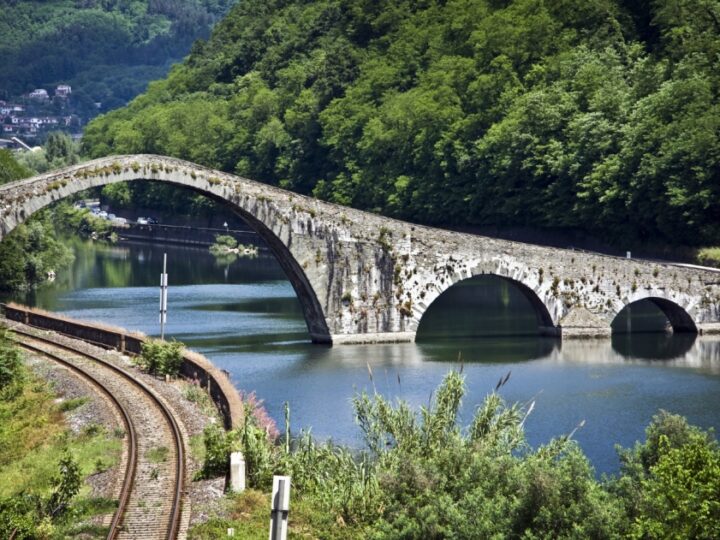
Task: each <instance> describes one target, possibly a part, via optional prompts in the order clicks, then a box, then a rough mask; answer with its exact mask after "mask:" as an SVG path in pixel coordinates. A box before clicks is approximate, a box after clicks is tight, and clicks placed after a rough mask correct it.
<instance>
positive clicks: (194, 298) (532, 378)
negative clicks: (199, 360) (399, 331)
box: [18, 241, 720, 472]
mask: <svg viewBox="0 0 720 540" xmlns="http://www.w3.org/2000/svg"><path fill="white" fill-rule="evenodd" d="M73 244H74V245H75V249H76V261H75V264H74V267H73V269H72V270H71V271H70V272H68V273H64V274H62V275H60V276H59V278H58V280H57V282H56V283H55V284H53V285H51V286H47V287H44V288H43V289H41V290H39V291H37V292H36V293H34V294H32V295H29V296H28V297H26V298H18V300H20V301H24V302H27V303H30V304H34V305H37V306H40V307H43V308H45V309H50V310H53V311H59V312H62V313H65V314H67V315H70V316H72V317H78V318H82V319H89V320H98V321H104V322H108V323H112V324H116V325H119V326H123V327H126V328H129V329H136V330H141V331H143V332H146V333H148V334H151V335H157V334H158V333H159V327H158V324H157V306H158V288H157V283H158V281H159V273H160V269H161V265H162V253H163V252H164V251H165V252H167V254H168V263H169V276H170V291H169V316H168V326H167V333H168V334H169V335H170V336H172V337H175V338H176V339H178V340H180V341H183V342H185V343H186V344H188V346H190V347H191V348H194V349H196V350H199V351H201V352H203V353H204V354H206V355H207V356H208V357H209V358H210V359H212V361H213V362H215V364H216V365H218V366H219V367H221V368H223V369H226V370H228V371H229V372H230V373H231V375H232V379H233V381H234V383H235V384H236V385H237V386H238V387H239V388H240V389H242V390H243V391H254V392H256V393H257V395H258V396H259V397H261V398H262V399H264V400H265V403H266V405H267V407H268V410H269V412H270V413H271V415H272V416H273V417H274V418H277V419H281V418H282V417H283V414H282V408H283V402H284V401H286V400H287V401H289V402H290V406H291V410H292V422H293V426H294V428H299V427H300V426H304V427H308V428H312V432H313V433H314V434H315V436H317V437H319V438H322V439H326V438H332V439H334V440H336V441H338V442H343V443H348V444H353V445H359V444H360V440H359V438H358V437H359V432H358V430H357V428H356V427H355V425H354V423H353V413H352V408H351V406H350V397H351V396H352V395H353V393H354V392H356V391H359V390H363V389H364V390H368V391H372V390H373V384H372V383H371V381H370V380H369V376H368V370H367V365H368V364H369V365H370V366H371V367H372V370H373V373H374V386H375V388H376V389H377V391H378V392H382V393H383V394H385V395H387V396H392V397H402V398H404V399H406V400H408V401H409V402H410V403H412V404H414V405H422V404H426V403H427V402H428V400H429V399H430V398H431V394H432V391H433V389H434V388H435V387H436V386H437V384H438V383H439V382H440V381H441V380H442V377H443V375H444V374H445V373H446V372H447V371H448V370H449V369H451V368H453V367H456V366H458V357H459V355H461V356H462V361H463V364H464V373H465V375H466V377H467V388H468V391H467V395H466V396H465V399H464V404H463V410H462V417H463V421H464V422H466V423H467V422H469V421H470V418H471V416H472V412H473V410H474V408H475V407H476V406H477V405H478V404H479V403H480V402H481V401H482V399H483V397H484V396H485V395H486V394H487V393H488V392H490V391H491V390H492V389H493V388H494V387H495V384H496V382H497V381H498V379H499V378H500V377H502V376H504V375H505V374H507V373H508V372H509V371H511V372H512V375H511V378H510V381H509V383H508V384H507V385H506V386H505V387H504V388H503V391H502V393H503V395H504V397H505V398H506V399H507V400H509V401H520V402H529V401H531V400H535V402H536V405H535V409H534V411H533V413H532V415H531V416H530V418H529V419H528V421H527V423H526V427H527V434H528V438H529V440H530V442H531V443H532V444H539V443H542V442H546V441H548V440H549V439H550V438H552V437H553V436H558V435H562V434H564V433H568V432H570V431H571V430H573V429H574V428H575V426H577V425H578V423H580V422H581V421H582V420H585V421H586V424H585V427H583V428H582V429H581V430H579V431H578V432H577V434H576V438H577V439H578V441H579V442H580V444H581V445H582V447H583V449H584V450H585V452H586V453H587V454H588V456H589V457H590V458H591V460H592V462H593V464H594V465H595V467H596V469H597V470H598V471H599V472H611V471H613V470H616V469H617V466H618V462H617V459H616V456H615V452H614V450H613V445H614V444H615V443H620V444H622V445H624V446H629V445H631V444H632V443H633V442H634V441H635V440H637V439H640V438H642V437H643V431H644V427H645V426H646V425H647V423H648V422H649V421H650V419H651V417H652V415H653V414H654V413H656V412H657V411H658V409H660V408H664V409H667V410H670V411H673V412H677V413H680V414H683V415H686V416H687V417H688V418H689V419H690V420H691V421H692V422H693V423H696V424H698V425H701V426H703V427H716V428H717V427H720V341H719V340H711V339H700V338H698V339H695V338H694V337H692V336H691V337H687V336H676V337H672V336H665V335H663V334H636V335H632V336H630V335H627V334H620V335H618V336H616V337H614V338H613V339H612V340H602V341H581V342H572V341H568V342H565V343H562V344H560V343H559V342H557V341H555V340H552V339H544V338H538V337H534V336H533V335H531V334H532V332H533V329H534V325H535V317H534V314H533V312H532V311H531V310H530V308H529V305H528V303H527V301H526V300H525V299H524V298H523V297H522V295H521V294H520V293H518V291H517V290H516V289H514V288H513V287H512V286H511V285H508V284H506V283H504V282H502V281H500V280H495V279H492V278H487V279H484V280H478V281H477V282H476V283H474V284H473V286H472V287H470V286H465V287H458V288H457V289H453V290H451V291H450V292H449V293H448V295H447V297H445V296H444V297H443V298H442V300H444V302H441V301H440V300H438V302H437V303H436V304H434V305H433V306H432V308H431V310H429V312H428V314H427V316H426V318H424V319H423V322H422V325H421V331H422V336H421V340H420V341H419V342H418V343H416V344H410V343H408V344H392V345H372V346H340V347H332V348H331V347H324V346H317V345H312V344H310V343H309V341H308V336H307V332H306V327H305V323H304V321H303V318H302V315H301V311H300V307H299V305H298V302H297V299H296V298H295V295H294V292H293V289H292V287H291V286H290V284H289V283H288V282H287V281H286V280H285V277H284V275H283V273H282V270H281V269H280V268H279V266H278V265H277V263H276V262H275V260H274V258H273V257H272V256H271V255H269V254H268V253H262V252H261V256H259V257H258V258H255V259H239V260H237V261H235V262H233V263H218V262H217V261H216V260H215V259H214V258H213V257H212V256H211V255H210V254H209V253H207V252H205V251H204V250H198V249H190V248H183V247H174V246H152V245H148V244H119V245H116V246H103V245H97V244H95V245H93V244H90V243H83V242H79V241H73ZM443 303H444V305H443ZM663 324H664V319H663V318H662V317H658V314H657V312H655V311H653V310H652V309H648V308H643V307H642V306H638V307H637V308H633V312H632V317H631V319H630V320H625V319H623V320H622V321H620V322H618V323H617V325H618V326H620V327H621V328H633V329H642V330H647V329H650V328H654V327H655V328H656V327H658V326H659V327H660V328H662V325H663ZM478 331H481V332H482V333H484V334H485V337H482V338H476V339H467V338H462V337H457V336H466V335H468V334H471V333H473V332H475V333H477V332H478ZM510 334H525V335H524V336H523V335H521V336H520V337H517V336H511V335H510ZM453 336H456V337H453ZM441 338H445V339H441Z"/></svg>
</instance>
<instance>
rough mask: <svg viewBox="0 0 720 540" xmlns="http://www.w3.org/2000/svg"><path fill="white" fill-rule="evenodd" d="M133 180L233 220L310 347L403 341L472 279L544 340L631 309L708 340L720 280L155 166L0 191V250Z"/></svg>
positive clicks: (121, 163) (715, 323)
mask: <svg viewBox="0 0 720 540" xmlns="http://www.w3.org/2000/svg"><path fill="white" fill-rule="evenodd" d="M136 180H150V181H156V182H165V183H168V184H173V185H176V186H181V187H185V188H189V189H192V190H194V191H197V192H199V193H202V194H204V195H206V196H208V197H211V198H212V199H215V200H217V201H221V202H223V203H225V204H226V205H227V206H228V207H229V208H230V209H231V210H232V211H233V212H235V213H236V214H237V215H239V216H240V217H241V218H243V219H244V220H245V221H246V222H247V223H248V225H249V226H250V227H251V228H252V229H254V230H255V231H256V232H257V233H258V234H259V235H260V236H261V237H262V238H263V239H264V241H265V242H266V243H267V244H268V246H269V247H270V249H272V250H273V252H274V253H275V255H276V256H277V259H278V261H279V263H280V265H281V266H282V268H283V269H284V270H285V273H286V274H287V276H288V279H289V280H290V282H291V283H292V285H293V287H294V288H295V291H296V293H297V295H298V298H299V300H300V303H301V305H302V308H303V312H304V315H305V320H306V322H307V326H308V330H309V332H310V335H311V338H312V339H313V341H315V342H318V343H335V344H337V343H372V342H393V341H395V342H397V341H412V340H414V339H415V334H416V331H417V328H418V324H419V323H420V319H421V318H422V316H423V314H424V313H425V311H426V310H427V308H428V306H430V304H432V302H433V301H434V300H435V299H436V298H437V297H438V296H440V294H442V293H443V292H444V291H446V290H447V289H448V288H449V287H451V286H452V285H454V284H455V283H458V282H459V281H462V280H464V279H468V278H470V277H473V276H477V275H481V274H492V275H496V276H499V277H500V278H502V279H506V280H508V281H510V282H511V283H513V284H514V285H515V286H517V287H518V289H519V290H520V291H522V293H523V294H524V295H525V296H526V297H527V298H528V300H529V301H530V303H531V305H532V306H533V308H534V309H535V313H536V316H537V323H538V328H539V331H540V332H541V333H543V334H546V335H553V336H562V337H563V338H570V337H588V336H606V335H609V333H610V324H611V322H612V321H613V319H614V318H615V316H616V315H617V314H618V313H619V312H620V311H621V310H622V309H623V308H624V307H625V306H627V305H629V304H632V303H633V302H637V301H639V300H643V299H649V300H650V301H652V302H653V303H655V305H657V306H658V307H659V308H660V309H661V310H662V311H663V312H664V313H665V314H666V315H667V317H668V320H669V321H670V324H671V325H672V327H673V330H674V331H675V332H700V333H709V332H720V275H718V274H717V273H716V272H713V271H711V270H709V269H703V268H697V267H685V266H679V265H673V264H668V263H661V262H654V261H642V260H634V259H623V258H618V257H609V256H605V255H598V254H593V253H586V252H577V251H572V250H563V249H556V248H547V247H541V246H536V245H531V244H524V243H520V242H510V241H506V240H498V239H494V238H488V237H484V236H476V235H470V234H464V233H457V232H451V231H446V230H442V229H435V228H431V227H423V226H419V225H414V224H411V223H405V222H402V221H397V220H394V219H390V218H386V217H382V216H378V215H375V214H371V213H367V212H362V211H359V210H355V209H352V208H347V207H343V206H339V205H335V204H331V203H327V202H324V201H320V200H318V199H313V198H310V197H305V196H302V195H298V194H296V193H292V192H289V191H285V190H282V189H279V188H277V187H273V186H269V185H266V184H262V183H259V182H255V181H252V180H248V179H246V178H241V177H238V176H235V175H231V174H227V173H222V172H219V171H215V170H212V169H208V168H205V167H202V166H199V165H196V164H194V163H189V162H186V161H182V160H178V159H174V158H168V157H162V156H153V155H130V156H111V157H106V158H102V159H98V160H95V161H90V162H87V163H83V164H81V165H76V166H72V167H68V168H65V169H60V170H57V171H54V172H51V173H47V174H43V175H39V176H35V177H33V178H29V179H26V180H21V181H18V182H13V183H10V184H5V185H3V186H0V240H1V239H2V238H4V237H5V236H6V235H7V234H8V233H10V232H11V231H12V230H13V229H14V228H15V227H16V226H17V225H18V224H20V223H22V222H24V221H25V220H27V219H28V218H29V217H30V216H31V215H32V214H34V213H35V212H37V211H38V210H40V209H41V208H44V207H45V206H47V205H49V204H51V203H53V202H55V201H58V200H60V199H63V198H64V197H68V196H70V195H72V194H74V193H77V192H79V191H83V190H86V189H89V188H93V187H100V186H104V185H107V184H113V183H116V182H130V181H136ZM488 204H492V202H491V201H488Z"/></svg>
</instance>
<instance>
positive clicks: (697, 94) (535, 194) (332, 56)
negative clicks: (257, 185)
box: [84, 0, 720, 244]
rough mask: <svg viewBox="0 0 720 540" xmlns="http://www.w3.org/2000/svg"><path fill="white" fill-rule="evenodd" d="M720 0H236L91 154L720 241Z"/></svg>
mask: <svg viewBox="0 0 720 540" xmlns="http://www.w3.org/2000/svg"><path fill="white" fill-rule="evenodd" d="M718 14H720V2H718V1H717V0H703V1H702V2H689V1H684V0H683V1H678V0H667V1H665V0H653V1H647V2H639V3H631V2H624V1H619V0H596V1H593V2H584V1H580V0H563V1H560V2H542V1H540V0H517V1H514V2H498V1H494V0H483V1H479V2H478V1H470V0H449V1H443V2H440V1H435V0H431V1H427V2H407V1H403V0H393V1H389V2H382V3H376V2H356V1H354V2H348V1H345V0H321V1H318V2H299V1H289V2H260V1H253V0H248V1H246V2H242V3H240V4H239V5H237V6H236V7H235V8H234V9H233V10H232V11H231V12H230V14H229V15H228V16H227V17H226V18H225V19H224V20H223V21H222V22H221V23H220V24H219V25H218V26H217V27H216V28H215V30H214V32H213V34H212V35H211V37H210V38H209V40H208V41H207V42H201V43H198V44H197V45H196V46H195V47H194V48H193V50H192V52H191V54H190V56H189V57H188V59H187V60H186V61H185V62H184V63H183V64H182V65H180V66H176V67H175V68H174V69H173V70H172V71H171V73H170V75H169V76H168V78H167V79H165V80H164V81H160V82H156V83H154V84H152V85H151V86H150V88H149V90H148V92H147V93H146V94H144V95H143V96H141V97H139V98H137V99H136V100H135V101H134V102H133V103H131V104H130V105H129V106H128V107H127V108H125V109H123V110H119V111H116V112H113V113H111V114H109V115H107V116H105V117H103V118H100V119H98V120H96V121H95V122H93V123H92V124H91V125H90V126H88V129H87V131H86V134H85V138H84V148H85V151H86V152H88V153H89V154H90V155H92V156H101V155H105V154H108V153H111V152H118V153H120V152H156V153H163V154H170V155H175V156H178V157H182V158H187V159H192V160H194V161H198V162H200V163H202V164H205V165H208V166H212V167H217V168H221V169H223V170H227V171H234V172H236V173H240V174H244V175H247V176H250V177H252V178H255V179H258V180H261V181H264V182H268V183H272V184H278V185H281V186H283V187H286V188H289V189H293V190H297V191H300V192H303V193H312V194H314V195H316V196H319V197H322V198H325V199H328V200H331V201H335V202H339V203H342V204H348V205H352V206H356V207H359V208H364V209H369V210H372V211H377V212H382V213H385V214H388V215H393V216H398V217H402V218H405V219H410V220H417V221H422V222H426V223H435V224H459V225H468V224H478V225H483V224H501V225H532V226H566V227H573V228H579V229H584V230H587V231H591V232H593V233H596V234H599V235H602V236H604V237H606V238H607V239H609V240H619V239H622V240H623V242H625V243H627V242H631V241H633V240H635V241H645V240H647V239H649V238H653V239H662V240H665V241H668V242H684V243H695V244H696V243H703V242H707V243H710V242H717V241H718V240H719V239H720V220H718V216H719V215H720V202H719V201H720V196H719V195H720V193H719V192H720V177H719V176H718V175H719V174H720V142H719V140H718V133H719V131H718V118H720V114H718V113H719V112H720V111H719V110H718V91H719V90H720V88H719V87H720V85H719V84H718V81H719V79H718V76H717V73H718V72H720V71H719V70H718V68H719V67H720V65H719V63H720V62H719V60H718V59H719V58H720V56H719V55H718V51H720V41H719V40H720V37H719V36H720V32H718V26H717V24H718V23H717V21H718V20H720V17H719V16H718Z"/></svg>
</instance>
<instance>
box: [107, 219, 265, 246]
mask: <svg viewBox="0 0 720 540" xmlns="http://www.w3.org/2000/svg"><path fill="white" fill-rule="evenodd" d="M113 231H114V232H115V233H116V234H117V235H118V238H119V239H120V240H133V241H139V242H152V243H157V244H176V245H187V246H202V247H210V246H212V245H213V244H214V243H215V241H216V238H217V237H218V236H222V235H229V236H232V237H233V238H235V239H236V240H237V241H239V242H240V243H242V244H248V245H252V246H264V245H265V244H264V242H263V241H262V240H261V239H260V237H259V236H258V234H257V233H256V232H255V231H252V230H249V229H225V228H222V229H217V228H211V227H191V226H181V225H161V224H154V225H147V224H138V223H128V224H127V225H122V226H118V225H115V226H113Z"/></svg>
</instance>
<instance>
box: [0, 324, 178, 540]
mask: <svg viewBox="0 0 720 540" xmlns="http://www.w3.org/2000/svg"><path fill="white" fill-rule="evenodd" d="M12 331H13V332H14V334H15V336H16V337H15V340H16V341H17V343H18V345H19V346H21V347H22V348H24V349H27V350H29V351H32V352H33V353H35V354H39V355H42V356H45V357H47V358H49V359H51V360H52V361H54V362H56V363H59V364H61V365H63V366H65V367H67V368H68V369H70V370H72V371H74V372H76V373H78V374H80V375H81V376H82V377H83V378H85V379H86V380H89V381H90V382H91V384H92V385H94V386H95V387H97V388H99V389H100V391H101V392H102V393H104V394H105V395H106V396H107V397H108V398H109V399H110V401H111V402H112V404H113V405H114V406H115V407H116V409H117V410H118V411H119V412H120V415H121V416H122V418H123V423H124V424H125V429H126V433H127V435H128V439H127V443H128V454H127V460H126V468H125V476H124V478H123V484H122V489H121V492H120V496H119V498H118V508H117V510H116V512H115V514H114V515H113V519H112V522H111V523H110V528H109V532H108V536H107V538H108V539H109V540H112V539H118V540H120V539H145V538H147V539H150V538H152V539H166V540H175V539H176V538H178V536H179V534H180V532H181V528H182V514H183V512H182V498H183V493H184V488H185V474H186V472H185V445H184V440H183V436H182V432H181V431H180V427H179V425H178V423H177V421H176V420H175V417H174V415H173V413H172V412H171V411H170V409H169V408H168V407H167V406H166V405H165V403H164V402H163V401H162V400H161V399H160V398H159V397H158V396H157V394H156V393H155V392H154V391H153V390H152V389H151V388H150V387H149V386H147V385H146V384H144V383H143V382H142V381H140V380H138V379H137V378H135V377H134V376H133V375H131V374H130V373H128V372H127V371H125V370H124V369H122V368H120V367H118V366H116V365H114V364H113V363H111V362H108V361H107V360H104V359H103V358H100V357H98V356H96V355H93V354H90V353H88V352H85V351H82V350H80V349H77V348H75V347H72V346H69V345H67V344H65V343H60V342H58V341H55V340H53V339H50V338H48V337H45V336H38V335H35V334H33V333H30V332H27V331H26V330H23V329H21V328H17V327H16V328H12Z"/></svg>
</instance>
